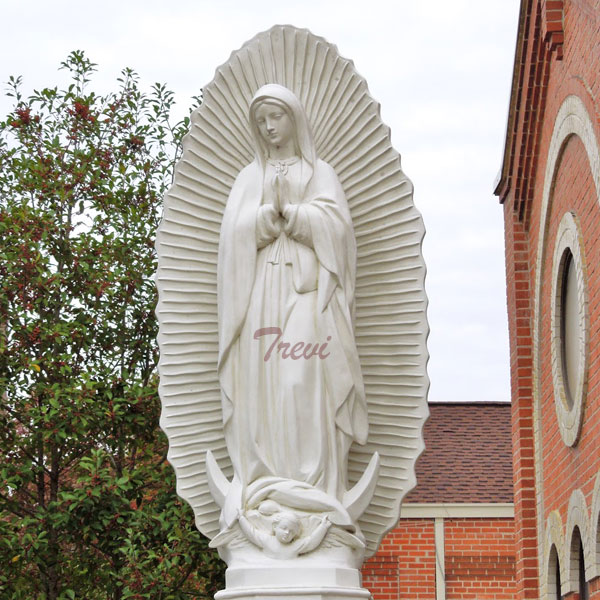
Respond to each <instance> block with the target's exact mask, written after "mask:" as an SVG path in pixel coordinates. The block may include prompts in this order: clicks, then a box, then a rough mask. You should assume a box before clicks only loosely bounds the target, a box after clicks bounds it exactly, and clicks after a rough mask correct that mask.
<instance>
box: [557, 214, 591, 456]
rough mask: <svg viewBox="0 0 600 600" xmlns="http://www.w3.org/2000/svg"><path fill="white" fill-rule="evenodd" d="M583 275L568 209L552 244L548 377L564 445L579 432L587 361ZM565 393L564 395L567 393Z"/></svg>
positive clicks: (576, 230) (578, 233)
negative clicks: (569, 320)
mask: <svg viewBox="0 0 600 600" xmlns="http://www.w3.org/2000/svg"><path fill="white" fill-rule="evenodd" d="M568 253H570V255H571V260H570V266H569V268H571V269H575V275H576V281H577V305H578V311H577V313H578V314H577V326H578V330H579V336H578V337H579V345H578V348H577V349H576V352H577V353H578V361H577V375H576V377H575V379H576V382H577V384H576V386H575V388H574V389H573V388H572V387H571V386H569V387H567V375H566V372H565V370H566V369H565V360H564V355H563V347H564V342H563V339H562V337H563V336H562V332H563V313H562V303H563V295H564V279H565V264H566V262H567V261H566V257H567V256H568ZM586 281H587V276H586V269H585V261H584V255H583V238H582V235H581V228H580V225H579V220H578V218H577V217H576V215H575V214H574V213H572V212H567V213H565V214H564V216H563V218H562V220H561V222H560V225H559V226H558V232H557V234H556V244H555V247H554V258H553V260H552V306H551V319H552V320H551V322H552V335H551V340H552V342H551V346H552V379H553V384H554V406H555V408H556V416H557V419H558V426H559V429H560V434H561V436H562V439H563V441H564V443H565V444H566V445H567V446H575V445H576V444H577V442H578V440H579V435H580V433H581V425H582V422H583V412H584V406H585V399H586V395H587V384H588V363H589V318H588V300H587V285H586ZM567 394H568V395H567ZM569 400H570V402H569Z"/></svg>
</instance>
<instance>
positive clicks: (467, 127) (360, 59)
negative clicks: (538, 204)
mask: <svg viewBox="0 0 600 600" xmlns="http://www.w3.org/2000/svg"><path fill="white" fill-rule="evenodd" d="M518 10H519V0H452V1H448V0H429V1H426V0H411V1H408V0H365V1H363V2H359V1H357V0H346V1H343V2H342V1H332V0H300V1H298V0H288V1H287V2H286V1H283V0H254V1H250V0H246V1H243V0H196V1H193V0H171V1H170V2H169V1H165V0H160V1H158V0H145V1H142V0H120V1H117V0H104V1H103V2H85V1H82V0H79V1H73V0H52V1H51V2H48V1H47V0H30V1H28V2H3V6H2V17H3V23H4V27H3V35H2V37H1V38H0V81H1V82H5V81H7V80H8V77H9V75H23V78H24V83H25V89H26V90H27V91H30V90H31V89H32V88H34V87H35V88H38V89H39V88H42V87H45V86H54V85H59V84H60V83H61V82H63V81H64V76H63V75H60V74H59V73H58V72H57V68H58V66H59V64H60V62H61V61H62V60H64V59H65V58H66V56H67V55H68V53H69V52H70V51H71V50H75V49H81V50H84V51H85V52H86V54H87V56H88V58H90V59H91V60H92V61H93V62H95V63H97V64H98V69H99V71H98V73H97V75H96V77H95V79H94V81H93V83H92V87H93V88H94V89H97V90H99V91H102V92H103V91H107V90H109V89H114V87H115V85H114V82H115V79H116V77H117V76H118V74H119V72H120V71H121V69H122V68H123V67H132V68H133V69H134V70H136V71H137V72H138V73H139V75H140V80H141V82H142V84H144V85H147V86H148V87H149V86H150V85H151V84H152V83H154V82H157V81H158V82H166V83H167V85H168V87H169V88H170V89H172V90H173V91H175V93H176V97H177V100H178V104H179V105H180V110H181V112H182V114H183V113H184V112H185V111H186V110H187V106H188V105H189V104H190V100H189V99H190V97H191V96H193V95H195V94H197V93H198V92H199V90H200V88H201V87H202V86H203V85H205V84H207V83H208V82H209V81H210V80H211V79H212V77H213V75H214V71H215V68H216V67H217V66H218V65H220V64H222V63H223V62H225V61H226V60H227V58H228V57H229V55H230V54H231V52H232V51H233V50H236V49H238V48H239V47H240V46H241V45H242V44H243V43H244V42H246V41H247V40H249V39H250V38H252V37H254V35H255V34H257V33H259V32H260V31H264V30H266V29H269V28H270V27H271V26H272V25H274V24H277V23H282V24H292V25H296V26H297V27H307V28H308V29H310V30H311V31H312V32H313V33H314V34H316V35H320V36H323V37H325V38H326V39H327V40H328V41H330V42H332V43H334V44H336V45H337V47H338V49H339V52H340V54H341V55H342V56H344V57H346V58H350V59H352V60H353V61H354V64H355V65H356V68H357V70H358V72H359V73H360V74H361V75H363V76H364V77H365V78H366V80H367V83H368V84H369V89H370V91H371V94H372V96H373V97H374V98H375V99H376V100H377V101H379V102H380V103H381V115H382V118H383V120H384V122H385V123H386V124H387V125H389V126H390V127H391V130H392V143H393V145H394V147H395V148H396V149H397V150H398V151H399V152H400V154H401V156H402V165H403V168H404V171H405V172H406V174H407V175H408V176H409V177H410V178H411V179H412V181H413V183H414V185H415V203H416V204H417V207H418V208H419V210H420V211H421V212H422V214H423V218H424V221H425V227H426V229H427V235H426V238H425V243H424V250H423V251H424V254H425V260H426V262H427V268H428V275H427V282H426V286H427V293H428V296H429V322H430V326H431V334H430V337H429V351H430V354H431V359H430V362H429V375H430V378H431V390H430V395H429V398H430V400H432V401H447V400H452V401H454V400H455V401H460V400H464V401H475V400H494V401H498V400H500V401H505V400H509V399H510V382H509V366H508V363H509V353H508V333H507V323H506V293H505V284H504V242H503V221H502V219H503V217H502V207H501V206H500V205H499V204H498V199H497V198H496V197H495V196H493V194H492V191H493V183H494V179H495V177H496V175H497V173H498V170H499V169H500V166H501V156H502V148H503V142H504V134H505V127H506V115H507V109H508V100H509V93H510V82H511V76H512V65H513V57H514V48H515V40H516V32H517V20H518ZM9 107H10V104H9V103H8V101H7V100H6V99H5V98H2V99H0V112H1V114H2V115H4V114H5V113H6V112H7V110H8V109H9Z"/></svg>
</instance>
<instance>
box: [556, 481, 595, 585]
mask: <svg viewBox="0 0 600 600" xmlns="http://www.w3.org/2000/svg"><path fill="white" fill-rule="evenodd" d="M575 528H577V529H579V535H580V537H581V544H582V546H583V557H584V561H585V578H586V580H587V581H589V580H590V579H591V572H592V570H591V568H590V567H591V564H592V561H593V558H594V557H593V552H592V547H591V544H590V541H591V537H590V526H589V517H588V509H587V503H586V501H585V496H584V495H583V492H582V491H581V490H574V491H573V493H572V494H571V498H570V499H569V509H568V512H567V529H566V535H565V552H564V554H565V556H566V557H567V561H566V571H567V577H566V579H564V585H563V589H564V590H565V591H564V592H563V593H565V594H568V593H570V592H576V591H578V589H579V548H573V547H572V546H573V539H574V533H575Z"/></svg>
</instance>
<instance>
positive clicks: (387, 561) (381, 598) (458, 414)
mask: <svg viewBox="0 0 600 600" xmlns="http://www.w3.org/2000/svg"><path fill="white" fill-rule="evenodd" d="M430 411H431V416H430V418H429V421H428V422H427V424H426V425H425V430H424V437H425V445H426V450H425V452H424V453H423V455H422V456H421V457H420V458H419V460H418V462H417V481H418V483H417V487H416V488H415V489H414V490H413V491H412V492H411V493H410V494H409V495H408V497H407V498H406V499H405V501H404V502H403V505H402V512H401V518H400V522H399V524H398V527H397V528H396V529H394V530H393V531H392V532H391V533H389V534H388V535H387V536H386V537H385V538H384V540H383V542H382V544H381V546H380V548H379V551H378V552H377V554H376V555H375V556H374V557H373V558H372V559H371V560H369V561H368V562H367V563H366V564H365V566H364V567H363V585H364V586H365V587H367V588H368V589H369V590H371V592H372V594H373V597H374V599H375V600H399V599H402V600H404V599H407V600H409V599H410V600H446V599H447V600H452V599H463V600H467V599H472V600H484V599H487V600H512V599H513V598H514V597H515V579H514V575H515V541H514V519H513V504H512V501H513V486H512V455H511V424H510V420H511V407H510V404H508V403H505V404H486V403H471V404H455V403H449V404H431V405H430Z"/></svg>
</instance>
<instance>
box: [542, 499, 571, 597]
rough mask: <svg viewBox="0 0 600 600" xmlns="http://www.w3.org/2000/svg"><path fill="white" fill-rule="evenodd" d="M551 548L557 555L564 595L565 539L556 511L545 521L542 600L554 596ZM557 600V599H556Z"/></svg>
mask: <svg viewBox="0 0 600 600" xmlns="http://www.w3.org/2000/svg"><path fill="white" fill-rule="evenodd" d="M552 548H554V549H555V551H556V554H557V555H558V565H559V568H560V581H561V584H562V585H561V590H563V594H564V585H565V581H566V578H567V568H566V560H565V537H564V534H563V524H562V519H561V516H560V513H559V512H558V511H557V510H553V511H552V512H551V513H550V514H549V515H548V520H547V521H546V535H545V543H544V559H543V560H544V562H543V565H542V567H543V576H542V580H541V582H542V599H543V600H554V599H555V596H556V594H554V586H555V581H556V572H555V571H554V570H553V569H554V565H553V564H552V562H551V558H552ZM558 600H559V599H558Z"/></svg>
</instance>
